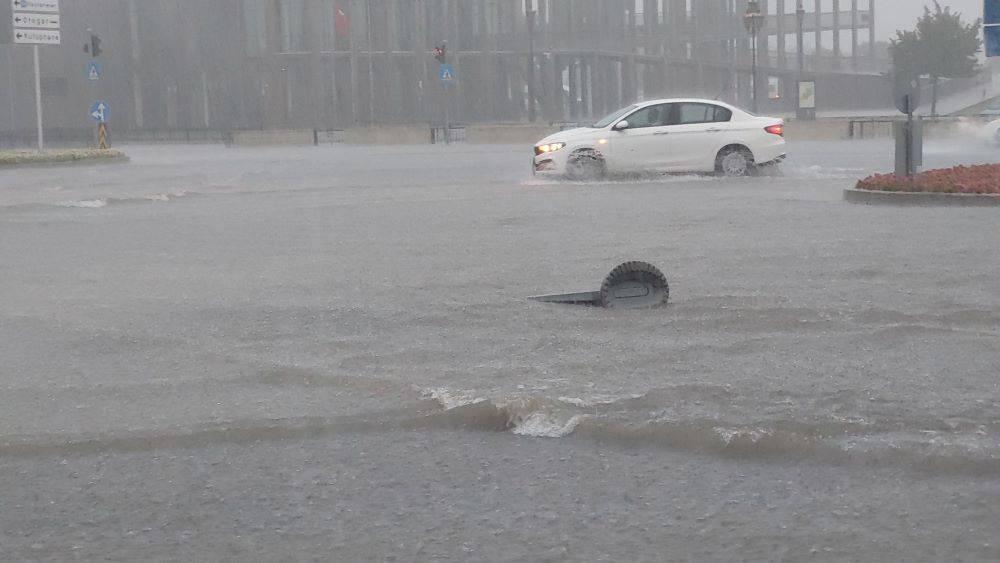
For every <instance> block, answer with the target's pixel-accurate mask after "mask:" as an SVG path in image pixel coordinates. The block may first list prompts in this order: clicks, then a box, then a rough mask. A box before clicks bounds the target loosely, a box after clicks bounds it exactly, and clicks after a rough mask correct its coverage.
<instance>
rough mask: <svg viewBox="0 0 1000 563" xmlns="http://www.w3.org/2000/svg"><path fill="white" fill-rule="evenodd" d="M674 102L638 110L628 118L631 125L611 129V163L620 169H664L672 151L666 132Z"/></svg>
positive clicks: (610, 164) (613, 166)
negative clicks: (620, 128)
mask: <svg viewBox="0 0 1000 563" xmlns="http://www.w3.org/2000/svg"><path fill="white" fill-rule="evenodd" d="M670 105H671V104H656V105H652V106H647V107H644V108H641V109H638V110H636V111H634V112H632V113H631V114H629V115H628V116H626V117H625V121H628V128H627V129H624V130H621V131H615V130H612V131H611V132H610V138H609V139H608V142H609V145H610V151H609V153H610V157H611V158H610V160H609V163H608V164H609V166H610V167H612V168H614V169H616V170H619V171H639V170H662V169H663V167H664V166H665V165H666V163H667V159H666V154H667V152H668V151H669V150H670V147H669V145H668V143H669V141H668V140H667V135H666V132H665V130H666V124H667V123H668V120H669V115H670V110H671V108H670Z"/></svg>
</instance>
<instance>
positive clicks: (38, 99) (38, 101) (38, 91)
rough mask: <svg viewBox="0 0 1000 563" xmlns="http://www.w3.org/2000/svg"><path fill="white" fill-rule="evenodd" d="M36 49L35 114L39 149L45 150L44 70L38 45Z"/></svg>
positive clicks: (35, 46)
mask: <svg viewBox="0 0 1000 563" xmlns="http://www.w3.org/2000/svg"><path fill="white" fill-rule="evenodd" d="M33 47H34V51H35V115H36V117H37V118H38V150H39V152H41V151H43V150H45V129H44V128H43V127H42V71H41V66H40V64H39V61H38V45H33Z"/></svg>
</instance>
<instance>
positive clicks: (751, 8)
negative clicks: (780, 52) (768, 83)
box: [743, 0, 764, 113]
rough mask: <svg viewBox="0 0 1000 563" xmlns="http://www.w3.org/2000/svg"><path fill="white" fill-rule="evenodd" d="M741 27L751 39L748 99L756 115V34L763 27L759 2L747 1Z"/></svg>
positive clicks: (756, 0) (754, 0)
mask: <svg viewBox="0 0 1000 563" xmlns="http://www.w3.org/2000/svg"><path fill="white" fill-rule="evenodd" d="M743 25H744V26H746V28H747V32H749V33H750V36H751V38H752V48H753V63H752V67H751V71H750V99H751V101H752V108H751V109H752V110H753V112H754V113H757V34H758V33H759V32H760V29H761V27H763V26H764V15H763V14H761V13H760V2H759V1H758V0H748V2H747V11H746V13H745V14H743Z"/></svg>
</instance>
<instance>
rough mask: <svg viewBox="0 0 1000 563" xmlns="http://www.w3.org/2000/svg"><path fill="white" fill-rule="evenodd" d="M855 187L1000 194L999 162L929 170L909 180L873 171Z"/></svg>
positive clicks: (883, 189) (903, 190) (944, 192)
mask: <svg viewBox="0 0 1000 563" xmlns="http://www.w3.org/2000/svg"><path fill="white" fill-rule="evenodd" d="M857 188H858V189H859V190H871V191H882V192H924V193H942V194H990V195H1000V164H982V165H977V166H956V167H954V168H942V169H940V170H928V171H927V172H922V173H920V174H918V175H916V176H914V177H913V178H912V179H908V178H905V177H900V176H896V175H895V174H875V175H872V176H869V177H867V178H865V179H864V180H861V181H860V182H858V185H857Z"/></svg>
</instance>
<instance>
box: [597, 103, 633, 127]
mask: <svg viewBox="0 0 1000 563" xmlns="http://www.w3.org/2000/svg"><path fill="white" fill-rule="evenodd" d="M638 107H639V106H636V105H632V106H629V107H627V108H622V109H620V110H618V111H616V112H614V113H612V114H611V115H609V116H607V117H605V118H604V119H602V120H600V121H598V122H597V123H595V124H593V125H591V127H592V128H594V129H600V128H602V127H607V126H608V125H611V124H612V123H614V122H615V121H618V120H619V119H621V118H623V117H625V116H626V115H628V114H629V113H631V112H632V111H634V110H636V109H637V108H638Z"/></svg>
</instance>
